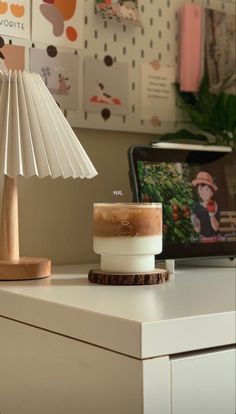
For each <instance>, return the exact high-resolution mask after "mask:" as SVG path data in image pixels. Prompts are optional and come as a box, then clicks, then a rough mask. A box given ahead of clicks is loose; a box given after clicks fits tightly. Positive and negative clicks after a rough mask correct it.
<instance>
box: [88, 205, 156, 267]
mask: <svg viewBox="0 0 236 414" xmlns="http://www.w3.org/2000/svg"><path fill="white" fill-rule="evenodd" d="M93 220H94V251H95V252H96V253H99V254H101V267H102V270H104V271H116V272H143V271H152V270H154V268H155V257H154V255H155V254H158V253H160V252H161V251H162V205H161V204H159V203H115V204H94V213H93Z"/></svg>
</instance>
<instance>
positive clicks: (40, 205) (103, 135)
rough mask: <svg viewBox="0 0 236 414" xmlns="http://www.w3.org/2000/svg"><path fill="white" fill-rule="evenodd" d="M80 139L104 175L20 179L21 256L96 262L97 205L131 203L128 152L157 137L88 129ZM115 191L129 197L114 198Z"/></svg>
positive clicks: (80, 132) (61, 260) (82, 133)
mask: <svg viewBox="0 0 236 414" xmlns="http://www.w3.org/2000/svg"><path fill="white" fill-rule="evenodd" d="M78 136H79V139H80V142H81V144H82V145H83V147H84V148H85V150H86V152H87V153H88V155H89V157H90V158H91V160H92V162H93V163H94V165H95V167H96V169H97V171H98V173H99V175H98V176H97V177H95V178H93V179H92V180H87V179H86V180H81V179H77V180H73V179H67V180H63V179H56V180H53V179H51V178H44V179H38V178H35V177H33V178H30V179H25V178H22V177H20V178H19V179H18V180H19V221H20V248H21V255H36V256H45V257H51V259H52V261H53V263H54V264H63V263H86V262H87V263H88V262H90V263H92V262H96V261H98V259H99V257H98V256H97V255H95V254H94V253H93V247H92V205H93V203H94V202H110V201H117V202H118V201H131V200H132V195H131V191H130V188H129V180H128V160H127V149H128V147H129V146H131V145H133V144H140V145H142V144H143V145H145V144H148V143H149V142H150V141H151V140H153V139H154V136H153V135H149V136H148V135H143V134H132V133H124V132H122V133H121V132H108V131H95V130H88V129H86V130H80V131H79V134H78ZM1 188H2V177H1ZM114 190H122V191H123V194H124V196H123V197H119V196H118V197H115V196H114V195H113V191H114ZM1 194H2V191H1ZM0 202H1V200H0Z"/></svg>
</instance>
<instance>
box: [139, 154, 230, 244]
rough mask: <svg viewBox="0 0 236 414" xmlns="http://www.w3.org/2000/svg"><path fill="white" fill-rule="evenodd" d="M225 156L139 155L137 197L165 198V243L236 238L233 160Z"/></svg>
mask: <svg viewBox="0 0 236 414" xmlns="http://www.w3.org/2000/svg"><path fill="white" fill-rule="evenodd" d="M227 160H228V158H227V157H220V158H218V157H216V158H215V159H213V160H211V161H210V162H206V163H202V162H200V163H196V162H191V163H189V162H184V161H183V162H156V161H141V160H139V161H137V175H138V179H139V200H140V201H142V202H161V203H163V237H164V242H165V243H166V244H168V245H186V244H188V245H189V244H193V243H194V244H195V243H197V244H202V243H214V244H216V243H227V242H235V241H236V178H235V165H234V163H233V162H228V161H227Z"/></svg>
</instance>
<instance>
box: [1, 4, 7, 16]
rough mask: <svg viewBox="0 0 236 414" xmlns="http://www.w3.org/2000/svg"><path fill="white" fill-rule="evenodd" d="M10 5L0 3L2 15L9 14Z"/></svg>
mask: <svg viewBox="0 0 236 414" xmlns="http://www.w3.org/2000/svg"><path fill="white" fill-rule="evenodd" d="M7 9H8V5H7V3H6V2H5V1H0V14H5V13H6V12H7Z"/></svg>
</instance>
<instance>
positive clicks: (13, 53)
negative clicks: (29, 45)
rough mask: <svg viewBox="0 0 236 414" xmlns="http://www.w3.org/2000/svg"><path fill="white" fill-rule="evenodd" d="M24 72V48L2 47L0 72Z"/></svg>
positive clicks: (0, 51) (0, 50)
mask: <svg viewBox="0 0 236 414" xmlns="http://www.w3.org/2000/svg"><path fill="white" fill-rule="evenodd" d="M10 69H11V70H24V69H25V48H24V46H15V45H4V46H3V47H2V48H1V49H0V70H2V71H4V70H6V71H8V70H10Z"/></svg>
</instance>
